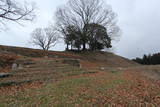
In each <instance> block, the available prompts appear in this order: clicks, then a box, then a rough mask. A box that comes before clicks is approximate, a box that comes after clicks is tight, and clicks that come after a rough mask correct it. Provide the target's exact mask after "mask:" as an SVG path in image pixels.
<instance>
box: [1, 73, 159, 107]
mask: <svg viewBox="0 0 160 107" xmlns="http://www.w3.org/2000/svg"><path fill="white" fill-rule="evenodd" d="M158 83H159V82H158V81H154V80H150V79H147V78H145V77H143V76H140V75H139V76H138V75H137V74H136V73H133V72H125V73H124V72H120V71H111V72H105V71H103V72H102V71H100V72H97V73H94V74H80V75H77V76H66V77H65V78H63V79H61V80H59V81H57V82H56V83H54V84H53V83H46V84H43V85H42V86H41V87H39V88H35V89H27V90H21V91H18V92H15V93H14V91H13V90H12V91H9V92H7V93H9V94H6V93H5V92H4V93H1V96H0V106H2V107H14V106H15V107H19V106H22V107H31V106H38V107H158V106H159V104H160V92H159V90H160V86H159V84H158Z"/></svg>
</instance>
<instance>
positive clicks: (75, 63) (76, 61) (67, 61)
mask: <svg viewBox="0 0 160 107" xmlns="http://www.w3.org/2000/svg"><path fill="white" fill-rule="evenodd" d="M63 63H65V64H70V65H72V66H77V67H79V68H81V64H80V60H79V59H64V60H63Z"/></svg>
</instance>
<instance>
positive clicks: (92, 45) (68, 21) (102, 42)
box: [56, 0, 120, 50]
mask: <svg viewBox="0 0 160 107" xmlns="http://www.w3.org/2000/svg"><path fill="white" fill-rule="evenodd" d="M116 16H117V15H116V14H115V13H114V12H113V11H112V9H111V7H110V6H109V5H105V3H104V1H103V0H69V1H68V3H67V4H66V5H65V6H62V7H59V8H58V9H57V12H56V28H57V30H58V31H59V33H60V34H62V35H63V38H64V41H65V43H66V45H67V49H69V46H71V49H73V48H76V49H78V50H86V49H89V50H101V49H104V48H111V47H112V46H111V41H112V40H113V39H114V38H115V37H117V36H119V33H120V29H119V27H118V26H117V23H116Z"/></svg>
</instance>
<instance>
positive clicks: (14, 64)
mask: <svg viewBox="0 0 160 107" xmlns="http://www.w3.org/2000/svg"><path fill="white" fill-rule="evenodd" d="M17 69H18V65H17V64H16V63H13V64H12V71H16V70H17Z"/></svg>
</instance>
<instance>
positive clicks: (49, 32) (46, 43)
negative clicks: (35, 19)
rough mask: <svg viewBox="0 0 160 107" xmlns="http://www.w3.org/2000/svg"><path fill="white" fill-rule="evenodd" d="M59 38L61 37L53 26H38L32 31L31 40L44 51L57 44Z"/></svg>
mask: <svg viewBox="0 0 160 107" xmlns="http://www.w3.org/2000/svg"><path fill="white" fill-rule="evenodd" d="M58 39H59V37H58V36H57V34H56V32H55V30H54V29H53V28H51V27H48V28H45V29H42V28H37V29H35V30H34V31H33V32H32V34H31V41H30V42H31V43H32V44H33V45H36V46H39V47H40V48H42V49H43V50H44V51H48V50H49V49H50V48H51V47H54V46H55V45H56V43H57V42H58Z"/></svg>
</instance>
